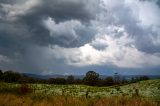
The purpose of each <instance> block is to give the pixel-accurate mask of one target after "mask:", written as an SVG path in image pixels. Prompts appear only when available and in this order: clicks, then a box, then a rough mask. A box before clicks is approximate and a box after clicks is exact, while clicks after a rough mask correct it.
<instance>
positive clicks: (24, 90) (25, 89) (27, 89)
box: [17, 84, 32, 94]
mask: <svg viewBox="0 0 160 106" xmlns="http://www.w3.org/2000/svg"><path fill="white" fill-rule="evenodd" d="M17 91H18V93H19V94H28V93H32V88H30V87H29V86H28V85H27V84H22V85H20V86H19V87H18V88H17Z"/></svg>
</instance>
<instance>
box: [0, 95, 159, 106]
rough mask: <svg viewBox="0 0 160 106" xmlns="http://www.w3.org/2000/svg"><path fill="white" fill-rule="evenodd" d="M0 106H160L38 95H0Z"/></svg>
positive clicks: (115, 99) (116, 98) (144, 101)
mask: <svg viewBox="0 0 160 106" xmlns="http://www.w3.org/2000/svg"><path fill="white" fill-rule="evenodd" d="M0 106H160V105H159V104H158V103H157V102H153V101H151V100H147V99H142V98H138V97H135V98H129V97H120V96H114V97H106V98H97V99H96V98H95V99H93V98H85V97H84V98H82V97H81V98H75V97H64V96H52V97H51V96H50V97H49V96H43V95H40V94H39V95H38V94H30V95H16V94H0Z"/></svg>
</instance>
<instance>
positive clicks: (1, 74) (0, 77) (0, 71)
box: [0, 70, 3, 80]
mask: <svg viewBox="0 0 160 106" xmlns="http://www.w3.org/2000/svg"><path fill="white" fill-rule="evenodd" d="M2 76H3V72H2V70H0V80H2Z"/></svg>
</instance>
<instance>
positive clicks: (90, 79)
mask: <svg viewBox="0 0 160 106" xmlns="http://www.w3.org/2000/svg"><path fill="white" fill-rule="evenodd" d="M83 81H84V83H85V84H87V85H91V86H95V85H97V83H98V81H99V74H98V73H96V72H94V71H88V72H87V73H86V76H85V77H84V79H83Z"/></svg>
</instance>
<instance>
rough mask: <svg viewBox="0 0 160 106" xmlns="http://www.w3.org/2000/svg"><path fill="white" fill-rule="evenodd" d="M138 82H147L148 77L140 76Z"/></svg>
mask: <svg viewBox="0 0 160 106" xmlns="http://www.w3.org/2000/svg"><path fill="white" fill-rule="evenodd" d="M139 80H140V81H143V80H149V77H148V76H141V77H140V78H139Z"/></svg>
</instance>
